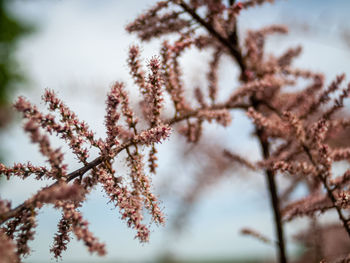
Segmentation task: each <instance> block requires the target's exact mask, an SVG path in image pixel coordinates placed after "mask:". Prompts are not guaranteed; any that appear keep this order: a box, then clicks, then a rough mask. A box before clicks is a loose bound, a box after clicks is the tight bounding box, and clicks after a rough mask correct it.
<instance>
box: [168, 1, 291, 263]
mask: <svg viewBox="0 0 350 263" xmlns="http://www.w3.org/2000/svg"><path fill="white" fill-rule="evenodd" d="M233 2H234V1H232V3H233ZM175 3H176V4H178V5H179V6H181V7H182V8H183V10H184V11H186V12H187V13H188V14H189V15H190V16H191V17H192V18H193V19H194V20H196V21H197V22H198V23H199V24H201V25H202V26H203V27H204V28H205V29H206V30H207V31H208V32H209V33H210V34H211V35H212V36H213V37H215V38H216V39H217V40H218V41H219V42H221V43H222V44H223V45H224V46H225V47H226V48H228V50H229V51H230V54H231V55H232V57H233V58H234V59H235V60H236V62H237V64H238V65H239V68H240V70H241V77H240V79H241V80H242V81H247V78H246V74H245V73H246V70H247V66H246V63H245V61H244V58H243V56H242V52H241V49H240V47H239V43H238V35H237V26H235V28H234V32H231V34H230V39H226V38H225V37H223V36H222V35H221V34H219V33H218V32H217V31H216V30H215V29H214V28H213V27H212V25H210V24H209V23H207V22H206V21H205V20H204V19H203V18H201V17H200V16H199V15H198V14H197V13H196V12H195V10H193V9H192V8H191V7H189V6H188V5H187V4H186V3H185V2H184V1H182V0H180V1H176V2H175ZM252 104H253V105H252V106H253V107H254V108H257V107H258V103H254V100H252ZM254 104H255V105H254ZM257 136H258V139H259V142H260V146H261V148H262V151H263V157H264V159H267V158H268V157H269V143H268V141H267V140H265V139H264V138H263V131H262V130H259V129H257ZM265 175H266V178H267V181H268V187H269V193H270V199H271V205H272V208H273V212H274V217H275V227H276V232H277V238H278V242H277V244H278V251H279V262H280V263H286V262H287V257H286V252H285V241H284V233H283V225H282V220H281V213H280V209H279V198H278V194H277V185H276V182H275V178H274V173H273V171H272V170H270V169H267V170H265Z"/></svg>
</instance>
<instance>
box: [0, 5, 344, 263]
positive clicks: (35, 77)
mask: <svg viewBox="0 0 350 263" xmlns="http://www.w3.org/2000/svg"><path fill="white" fill-rule="evenodd" d="M155 2H156V1H154V0H147V1H146V0H138V1H136V0H133V1H130V0H128V1H127V0H116V1H112V0H100V1H94V0H74V1H68V0H51V1H47V0H26V1H24V0H12V1H5V0H0V5H1V7H0V8H1V10H0V12H1V14H0V15H1V17H0V23H1V24H0V29H1V30H0V37H1V39H0V41H1V42H0V58H1V64H0V74H1V76H0V85H1V86H0V127H1V134H0V139H1V151H0V156H1V160H2V162H4V163H5V164H6V165H12V164H13V163H14V162H26V161H28V160H30V161H31V162H32V163H33V164H35V165H41V164H44V160H43V158H42V157H41V156H40V154H39V153H38V150H37V147H36V145H31V144H30V141H29V138H28V137H27V136H26V135H25V134H24V132H23V131H22V129H21V127H22V126H21V125H22V124H21V120H20V116H19V115H17V114H16V113H15V112H14V111H13V110H12V108H11V104H12V102H13V101H14V100H15V98H16V97H17V96H19V95H24V96H26V97H27V98H28V99H29V100H30V101H32V102H33V103H35V104H38V106H39V108H40V109H43V108H44V105H43V103H41V102H40V97H41V95H42V94H43V92H44V90H45V89H46V88H50V89H53V90H55V91H56V92H57V93H58V96H59V97H60V98H62V100H63V101H64V102H65V103H66V104H67V105H68V106H69V107H70V108H71V109H72V110H73V111H74V112H75V113H77V115H78V116H79V118H80V119H81V120H85V121H86V122H87V123H88V124H89V125H90V127H91V128H92V129H93V130H94V131H96V134H97V135H98V136H100V137H104V136H105V134H104V126H103V122H104V110H105V105H104V102H105V97H106V93H107V92H108V89H109V87H110V86H111V85H112V84H113V82H114V81H117V80H118V81H123V82H125V83H126V86H127V88H128V90H129V92H130V93H131V95H132V100H133V101H134V102H135V103H137V100H138V98H139V97H138V93H137V88H136V87H135V86H134V85H133V83H132V81H131V79H130V77H129V75H128V71H129V69H128V67H127V63H126V59H127V52H128V48H129V46H130V45H131V44H139V45H140V46H141V50H142V56H143V58H144V62H145V63H146V62H147V59H148V58H150V57H152V56H153V55H157V54H158V51H159V48H160V43H161V40H159V41H158V40H157V41H152V42H149V43H140V41H139V40H138V39H137V38H136V37H135V36H134V35H129V34H127V33H126V32H125V30H124V27H125V25H126V24H127V23H128V22H131V21H132V20H133V18H135V17H136V16H137V15H138V14H140V13H142V11H144V10H146V9H148V8H149V7H151V6H152V5H153V4H154V3H155ZM348 10H350V2H349V1H345V0H333V1H325V0H309V1H303V0H294V1H293V0H290V1H284V0H281V1H276V3H275V4H273V5H270V4H266V5H264V6H263V7H258V8H253V9H251V10H248V11H244V12H242V14H241V17H240V20H239V30H240V34H241V35H242V36H244V33H245V31H246V30H247V29H249V28H253V29H258V28H260V27H263V26H265V25H270V24H286V25H288V26H289V28H290V34H289V35H288V36H274V37H270V38H269V41H268V44H267V49H268V50H269V51H273V52H276V53H277V54H280V53H282V52H283V51H284V50H285V49H286V48H288V47H290V46H296V45H299V44H300V45H301V46H302V47H303V53H302V55H301V57H300V58H299V59H297V61H296V65H298V66H300V67H302V68H307V69H311V70H314V71H317V72H324V73H325V74H326V80H327V81H326V83H329V82H330V81H331V80H332V79H333V78H334V77H335V76H336V75H337V74H340V73H343V72H345V73H349V67H350V23H349V22H347V21H348V19H347V18H348V17H347V16H348ZM207 61H208V62H209V61H210V53H207V52H198V51H194V50H191V51H190V52H187V53H186V56H185V57H184V58H183V59H181V61H180V62H181V64H182V70H183V73H184V82H185V86H186V88H188V90H190V91H191V92H189V94H191V93H192V90H193V87H194V86H200V85H201V84H205V81H206V80H205V78H206V77H205V76H206V72H207V70H208V68H206V66H203V65H206V64H207V63H204V62H207ZM237 78H238V71H237V69H236V67H235V66H233V64H232V61H231V59H229V58H224V59H223V60H222V61H221V63H220V72H219V80H220V82H219V86H220V91H219V92H220V93H219V98H220V97H221V98H224V97H225V95H227V94H228V93H227V92H229V91H230V89H231V87H232V86H233V85H235V84H236V83H237ZM348 79H349V78H348ZM225 92H226V93H225ZM205 128H206V129H205V133H204V135H203V136H204V138H203V140H204V141H206V142H207V143H206V144H203V145H202V144H199V145H198V146H196V147H199V149H200V151H193V145H188V144H186V141H185V139H184V138H182V137H180V136H179V135H177V134H176V133H174V134H173V135H172V136H171V138H170V139H169V140H168V141H166V142H164V143H163V144H162V145H161V146H160V147H159V155H158V157H159V170H158V173H157V175H156V176H154V178H153V184H154V189H155V192H156V193H157V195H158V196H159V198H160V200H162V206H163V208H164V213H165V214H166V215H167V223H166V225H165V226H164V227H154V226H153V227H152V230H153V231H152V234H151V239H150V243H148V244H139V242H138V241H137V240H135V239H134V238H133V237H134V235H135V232H134V231H133V230H132V229H129V228H127V227H126V224H125V222H123V221H121V220H120V216H119V212H118V211H117V210H116V209H114V208H113V207H112V205H110V204H107V202H108V198H106V197H105V196H104V194H103V192H102V191H101V189H99V188H96V189H95V190H94V191H93V192H92V194H91V195H90V196H89V198H88V200H87V202H86V204H85V206H84V207H83V208H82V213H83V215H84V216H85V218H86V219H88V220H89V222H90V229H91V230H92V231H93V232H94V234H95V235H96V236H97V237H99V238H100V240H101V241H103V242H105V243H106V245H107V250H108V255H107V256H105V257H103V258H98V257H95V256H91V255H90V254H89V253H88V252H87V251H86V249H85V247H84V246H83V245H82V244H81V243H80V242H77V241H72V242H71V243H70V244H69V249H68V250H67V251H66V252H65V253H64V255H63V262H155V261H168V262H170V261H171V260H175V259H177V260H183V261H186V262H189V261H198V262H205V260H207V262H240V261H241V262H248V261H251V262H257V261H259V262H263V261H269V260H274V258H275V254H274V253H275V250H274V246H272V245H268V244H263V243H261V242H259V241H257V240H255V239H252V238H250V237H245V236H242V235H241V234H240V230H241V229H242V228H244V227H251V228H253V229H256V230H258V231H260V232H261V233H263V234H264V235H266V236H268V237H270V238H272V239H273V237H274V234H273V224H272V220H271V219H272V216H271V212H270V206H269V201H268V196H267V192H266V190H265V181H264V178H263V176H262V175H261V174H259V173H253V172H249V171H248V170H245V169H243V168H237V167H226V166H225V165H226V164H222V165H223V167H225V169H223V171H221V172H222V173H220V175H218V176H216V177H214V180H212V179H205V178H204V179H205V180H204V181H205V182H206V184H205V187H203V185H200V187H199V182H202V181H203V177H201V176H203V174H206V173H207V174H212V173H215V172H216V170H215V167H214V168H213V167H209V166H208V165H206V159H205V158H209V157H208V156H210V158H215V156H216V154H217V152H216V150H220V148H218V149H213V147H210V145H214V144H215V145H221V146H222V147H223V148H227V149H230V150H232V151H236V152H238V153H240V154H241V155H243V156H245V157H247V158H248V159H249V160H250V161H256V160H258V159H259V152H258V151H257V150H256V149H258V148H257V147H258V146H257V144H256V141H255V139H254V138H253V137H252V136H251V134H252V132H253V128H252V126H251V124H250V121H249V120H248V119H247V118H246V117H245V115H244V114H243V113H241V112H233V125H232V126H231V127H229V128H226V129H225V128H222V127H221V126H217V125H216V124H208V125H206V127H205ZM52 139H53V142H54V144H55V145H56V146H61V145H62V144H61V143H60V142H59V141H58V140H57V139H55V138H52ZM200 147H202V148H200ZM63 149H64V150H65V151H66V158H65V161H66V163H68V164H69V168H70V169H71V170H74V169H76V168H79V167H80V165H79V164H78V163H77V161H76V160H75V159H74V157H73V156H72V155H71V154H70V153H69V149H66V148H65V147H63ZM192 153H193V154H192ZM201 153H202V154H201ZM203 153H206V155H205V156H204V154H203ZM208 153H210V154H209V155H208ZM125 168H126V167H124V165H123V161H122V159H120V160H119V163H118V171H120V172H119V173H120V175H123V174H125V173H126V171H125ZM203 171H205V173H204V172H203ZM49 183H50V182H36V181H34V180H31V179H27V180H26V181H24V182H23V181H20V180H16V179H12V180H10V181H5V180H4V179H2V180H1V181H0V195H1V198H4V199H9V200H12V203H13V205H16V204H19V203H20V202H23V201H24V200H25V199H27V198H28V197H30V195H31V194H32V193H34V192H36V190H38V189H39V188H40V187H41V186H44V185H46V184H49ZM302 191H303V190H302V189H300V191H299V192H300V194H302ZM297 194H298V193H297ZM59 218H60V213H59V212H58V211H55V210H54V209H53V208H51V207H49V206H48V207H45V208H43V209H42V210H41V212H40V214H39V217H38V228H37V233H36V239H35V240H34V241H32V242H31V246H32V248H33V252H32V254H31V255H30V256H29V257H28V258H27V259H26V260H25V262H39V263H40V262H49V261H50V262H54V261H55V260H54V259H53V258H52V256H51V255H50V254H49V250H50V246H51V244H52V242H53V236H54V234H55V232H56V230H57V227H56V225H57V223H58V220H59ZM322 220H328V219H327V218H326V217H325V218H323V219H322ZM307 222H308V220H307V219H300V220H296V221H293V222H292V223H289V224H287V225H286V228H287V239H288V251H289V255H290V256H291V257H294V258H297V257H298V255H300V253H302V250H303V248H302V247H301V246H300V244H298V243H297V242H296V241H295V238H294V236H295V234H296V233H298V231H300V230H302V229H303V227H305V224H306V223H307ZM73 239H74V238H73Z"/></svg>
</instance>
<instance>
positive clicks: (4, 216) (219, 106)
mask: <svg viewBox="0 0 350 263" xmlns="http://www.w3.org/2000/svg"><path fill="white" fill-rule="evenodd" d="M247 108H248V106H247V105H244V104H235V105H230V104H229V103H227V104H216V105H213V106H212V107H210V108H209V109H208V110H218V109H231V110H232V109H247ZM200 110H201V109H196V110H193V111H190V112H188V113H187V114H184V115H182V116H178V117H175V118H171V119H168V120H166V121H165V122H164V123H166V124H169V125H173V124H175V123H177V122H181V121H183V120H186V119H189V118H194V117H196V115H198V113H199V112H200ZM132 145H135V146H136V145H137V143H136V142H135V141H134V139H130V140H129V141H127V142H125V143H123V144H121V145H120V146H118V147H116V148H115V149H114V150H113V155H114V156H115V155H117V154H118V153H120V152H121V151H123V150H125V149H127V148H128V147H130V146H132ZM108 160H109V159H108V158H106V157H104V156H102V155H101V156H99V157H97V158H95V159H94V160H92V161H91V162H88V163H87V164H86V165H84V166H83V167H81V168H79V169H77V170H75V171H73V172H71V173H70V174H68V175H67V179H66V182H71V181H72V180H74V179H75V178H77V177H83V176H84V175H85V174H86V173H87V172H88V171H89V170H91V169H93V168H95V167H97V166H98V165H100V164H101V163H103V162H104V161H108ZM57 184H58V181H57V182H55V183H53V184H51V185H50V186H48V187H47V188H45V189H48V188H51V187H54V186H56V185H57ZM29 200H31V199H28V200H26V201H25V202H23V203H22V204H20V205H18V206H17V207H15V208H13V209H11V210H10V211H8V212H6V213H4V214H2V215H0V225H1V224H3V223H5V222H6V221H7V220H9V219H11V218H13V217H15V216H16V215H18V214H19V213H20V212H21V211H22V210H24V209H26V208H28V207H30V206H31V205H33V203H34V202H35V200H31V201H29Z"/></svg>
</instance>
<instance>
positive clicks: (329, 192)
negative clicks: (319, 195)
mask: <svg viewBox="0 0 350 263" xmlns="http://www.w3.org/2000/svg"><path fill="white" fill-rule="evenodd" d="M302 147H303V149H304V151H305V153H306V155H307V157H308V158H309V160H310V162H311V163H312V165H313V166H314V167H315V168H316V167H317V165H316V162H315V160H314V159H313V157H312V155H311V152H310V149H309V148H308V147H307V146H306V145H305V144H302ZM318 178H320V180H321V182H322V184H323V186H324V188H325V189H326V191H327V195H328V198H329V199H330V200H331V201H332V203H333V205H334V208H335V209H336V210H337V213H338V217H339V219H340V221H342V223H343V226H344V228H345V230H346V232H347V233H348V235H349V237H350V226H349V220H348V219H346V218H345V216H344V215H343V212H342V210H341V208H340V207H339V206H338V205H337V199H336V198H335V196H334V194H333V191H332V189H331V187H330V186H329V185H328V182H327V177H326V176H323V175H322V174H321V173H319V174H318Z"/></svg>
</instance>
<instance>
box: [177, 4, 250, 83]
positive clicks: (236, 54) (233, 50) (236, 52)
mask: <svg viewBox="0 0 350 263" xmlns="http://www.w3.org/2000/svg"><path fill="white" fill-rule="evenodd" d="M175 3H176V4H177V5H179V6H181V7H182V9H183V10H184V11H185V12H187V13H188V14H189V15H190V16H191V17H192V18H193V19H194V20H196V21H197V22H198V23H199V24H201V25H202V26H203V27H204V28H205V29H206V30H207V31H208V32H209V33H210V34H211V35H212V36H213V37H215V38H216V39H217V40H218V41H219V42H221V44H223V45H224V46H225V47H226V48H227V49H228V50H229V51H230V54H231V56H232V57H233V58H234V59H235V60H236V61H237V63H238V65H239V68H240V70H241V79H242V80H245V79H246V77H245V71H246V69H247V66H246V65H245V62H244V59H243V56H242V52H241V50H240V48H239V45H238V43H237V42H236V43H231V42H230V41H229V40H228V39H227V38H225V37H223V36H222V35H221V34H219V33H218V32H217V31H216V30H215V29H214V28H213V26H212V25H211V24H209V23H208V22H207V21H205V20H204V19H203V18H202V17H200V16H199V15H198V14H197V13H196V11H195V10H194V9H192V8H191V7H189V6H188V5H187V4H186V3H185V2H184V1H175ZM236 40H238V38H236Z"/></svg>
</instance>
